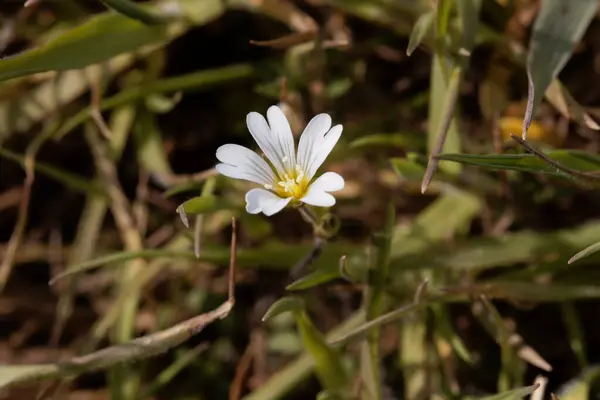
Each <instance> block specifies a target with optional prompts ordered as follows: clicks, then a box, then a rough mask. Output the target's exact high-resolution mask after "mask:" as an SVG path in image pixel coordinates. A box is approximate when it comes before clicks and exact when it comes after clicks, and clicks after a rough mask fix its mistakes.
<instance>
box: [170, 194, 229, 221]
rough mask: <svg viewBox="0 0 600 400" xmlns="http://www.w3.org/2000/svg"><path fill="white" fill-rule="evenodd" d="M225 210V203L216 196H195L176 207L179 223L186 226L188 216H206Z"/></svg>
mask: <svg viewBox="0 0 600 400" xmlns="http://www.w3.org/2000/svg"><path fill="white" fill-rule="evenodd" d="M224 208H227V206H226V204H225V201H224V200H223V199H219V198H217V197H216V196H213V195H208V196H197V197H194V198H191V199H189V200H187V201H185V202H184V203H182V204H180V205H179V207H177V213H178V214H179V216H180V217H181V221H182V222H183V223H184V225H185V226H188V215H198V214H206V213H210V212H214V211H218V210H222V209H224Z"/></svg>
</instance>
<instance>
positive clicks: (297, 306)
mask: <svg viewBox="0 0 600 400" xmlns="http://www.w3.org/2000/svg"><path fill="white" fill-rule="evenodd" d="M303 309H304V303H303V302H302V300H301V299H299V298H297V297H283V298H281V299H279V300H277V301H276V302H275V303H273V304H272V305H271V307H269V309H268V310H267V312H266V313H265V315H264V317H262V320H263V321H267V320H269V319H271V318H274V317H276V316H278V315H281V314H283V313H287V312H297V311H299V310H303Z"/></svg>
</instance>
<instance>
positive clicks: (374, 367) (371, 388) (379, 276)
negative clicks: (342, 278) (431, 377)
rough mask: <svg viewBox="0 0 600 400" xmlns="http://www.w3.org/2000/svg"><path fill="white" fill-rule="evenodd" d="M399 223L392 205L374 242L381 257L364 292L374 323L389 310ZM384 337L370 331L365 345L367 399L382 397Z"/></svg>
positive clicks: (363, 377) (364, 389) (364, 390)
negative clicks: (394, 240)
mask: <svg viewBox="0 0 600 400" xmlns="http://www.w3.org/2000/svg"><path fill="white" fill-rule="evenodd" d="M395 224H396V212H395V208H394V204H393V203H390V204H389V205H388V208H387V213H386V218H385V225H384V227H383V231H382V232H380V233H378V234H377V235H376V236H375V238H374V241H373V242H374V247H375V248H376V251H377V254H376V258H375V263H374V264H373V265H372V266H371V268H372V273H371V274H369V282H368V283H369V284H368V285H367V286H365V289H364V292H363V303H364V308H365V310H366V312H367V321H372V320H374V319H376V318H378V317H380V316H381V315H382V314H383V313H384V312H385V310H386V283H387V279H388V274H389V257H390V248H391V242H392V233H393V229H394V226H395ZM380 337H381V332H380V329H379V327H376V328H374V329H372V330H371V331H370V332H369V336H368V340H367V341H366V342H364V343H363V344H362V346H363V347H362V349H361V358H360V366H361V380H362V382H363V386H362V393H363V397H364V398H373V399H381V398H382V392H381V383H382V382H383V380H382V377H381V370H380V368H381V367H380V360H381V352H380V350H379V346H380Z"/></svg>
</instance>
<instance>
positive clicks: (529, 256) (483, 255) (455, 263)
mask: <svg viewBox="0 0 600 400" xmlns="http://www.w3.org/2000/svg"><path fill="white" fill-rule="evenodd" d="M403 237H404V236H402V235H399V238H398V243H402V246H393V247H392V249H393V252H392V256H393V259H392V264H393V266H392V271H394V270H402V269H404V270H406V269H407V268H416V269H422V268H428V269H429V268H432V269H440V270H442V269H444V270H451V269H457V270H472V271H480V270H484V269H487V268H494V267H496V268H498V267H508V266H512V265H515V264H518V263H523V264H530V263H534V264H536V265H538V268H536V271H537V272H536V274H539V273H540V271H541V270H542V266H543V265H547V266H548V267H549V268H551V269H555V268H565V267H566V266H567V260H568V258H569V257H570V256H571V255H572V254H573V253H574V252H575V251H576V250H577V249H580V248H582V247H586V246H589V245H591V244H593V243H595V242H597V241H598V238H599V237H600V223H599V222H598V221H594V222H590V223H587V224H585V225H582V226H578V227H576V228H572V229H564V230H557V231H554V232H551V233H540V232H534V231H521V232H508V233H505V234H504V235H503V236H502V238H471V239H468V240H462V241H457V243H455V245H454V246H452V248H448V246H445V245H437V246H433V245H432V246H431V247H430V251H426V252H425V251H418V250H419V249H421V247H418V246H417V243H414V244H413V243H412V242H413V240H412V239H410V236H409V237H408V240H403ZM598 259H599V258H598V257H596V256H595V255H594V256H591V257H589V258H584V259H581V260H580V263H582V264H590V263H597V262H598ZM543 260H548V261H547V262H545V263H543ZM540 263H542V264H543V265H540ZM398 279H399V280H403V279H404V278H403V277H402V276H401V275H399V276H398Z"/></svg>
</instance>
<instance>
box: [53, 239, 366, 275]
mask: <svg viewBox="0 0 600 400" xmlns="http://www.w3.org/2000/svg"><path fill="white" fill-rule="evenodd" d="M311 248H312V247H311V246H307V245H293V244H284V243H281V242H272V243H268V244H266V245H264V246H262V247H259V248H256V249H240V250H238V254H237V263H238V266H239V267H246V268H267V269H279V270H285V269H288V268H290V266H291V265H293V263H294V261H298V260H300V259H302V258H303V257H304V256H305V255H306V253H307V252H308V251H310V250H311ZM353 251H355V246H354V245H349V244H334V243H330V244H329V245H327V246H326V247H325V248H324V249H323V252H322V253H321V256H320V257H319V259H318V260H316V261H315V263H314V266H315V268H316V269H320V268H327V267H328V266H330V265H336V264H337V262H338V261H339V259H340V257H342V256H343V255H344V254H351V253H352V252H353ZM135 258H144V259H146V260H153V259H158V258H189V259H193V258H195V255H194V252H193V251H183V250H169V249H145V250H142V251H122V252H114V253H111V254H108V255H104V256H100V257H97V258H95V259H92V260H88V261H85V262H82V263H79V264H76V265H70V266H68V267H67V268H66V269H65V271H64V272H62V273H60V274H58V275H57V276H56V277H55V278H54V279H53V280H52V282H55V281H56V280H58V279H61V278H63V277H65V276H69V275H72V274H77V273H81V272H84V271H88V270H92V269H95V268H99V267H102V266H109V265H121V264H122V263H124V262H126V261H129V260H133V259H135ZM199 259H200V260H202V261H207V262H211V263H216V264H223V265H227V264H228V262H229V248H228V247H224V246H213V245H208V244H207V245H205V246H204V247H203V249H202V254H201V255H200V257H199ZM52 282H51V283H52Z"/></svg>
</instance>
